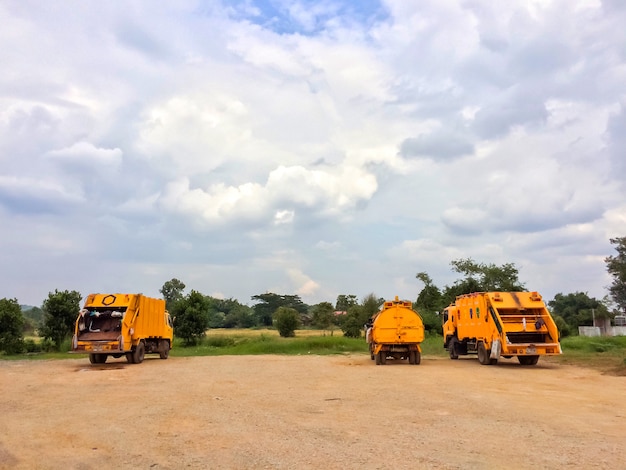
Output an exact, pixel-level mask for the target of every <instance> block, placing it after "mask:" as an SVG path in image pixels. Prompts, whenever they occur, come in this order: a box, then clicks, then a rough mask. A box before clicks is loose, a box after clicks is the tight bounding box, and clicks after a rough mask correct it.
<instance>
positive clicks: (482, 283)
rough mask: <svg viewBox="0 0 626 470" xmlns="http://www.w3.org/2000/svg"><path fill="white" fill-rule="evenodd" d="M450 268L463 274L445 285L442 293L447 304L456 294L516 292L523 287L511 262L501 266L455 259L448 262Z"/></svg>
mask: <svg viewBox="0 0 626 470" xmlns="http://www.w3.org/2000/svg"><path fill="white" fill-rule="evenodd" d="M450 264H451V265H452V270H453V271H455V272H457V273H459V274H462V275H464V276H465V278H464V279H461V280H459V281H456V282H455V283H454V284H453V285H452V286H446V287H445V289H444V293H443V298H444V301H445V302H444V304H445V305H448V304H450V303H452V302H454V300H455V299H456V297H457V296H458V295H462V294H471V293H472V292H494V291H496V292H497V291H501V292H516V291H518V292H519V291H523V290H524V289H525V287H524V284H522V283H521V282H520V281H519V278H518V276H519V271H518V270H517V268H516V267H515V265H514V264H513V263H505V264H503V265H502V266H497V265H495V264H493V263H492V264H485V263H476V262H475V261H474V260H472V259H471V258H467V259H457V260H453V261H451V262H450Z"/></svg>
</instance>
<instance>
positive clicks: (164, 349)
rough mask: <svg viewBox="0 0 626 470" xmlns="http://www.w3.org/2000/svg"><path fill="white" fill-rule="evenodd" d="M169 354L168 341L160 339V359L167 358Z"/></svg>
mask: <svg viewBox="0 0 626 470" xmlns="http://www.w3.org/2000/svg"><path fill="white" fill-rule="evenodd" d="M169 356H170V342H169V341H166V340H163V341H161V347H160V348H159V357H160V358H161V359H167V358H168V357H169Z"/></svg>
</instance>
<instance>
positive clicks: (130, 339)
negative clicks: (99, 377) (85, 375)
mask: <svg viewBox="0 0 626 470" xmlns="http://www.w3.org/2000/svg"><path fill="white" fill-rule="evenodd" d="M173 338H174V330H173V328H172V320H171V318H170V315H169V313H168V312H167V310H165V300H162V299H153V298H151V297H146V296H144V295H142V294H91V295H89V296H88V297H87V300H86V301H85V306H84V307H83V309H82V310H81V311H80V312H79V314H78V318H77V319H76V324H75V328H74V337H73V338H72V352H73V353H83V354H89V361H90V362H91V363H92V364H104V363H105V362H106V361H107V358H108V357H109V356H113V357H122V356H124V355H125V356H126V360H127V361H128V362H130V363H133V364H139V363H141V362H143V359H144V355H145V354H146V353H158V354H159V357H160V358H161V359H167V358H168V356H169V351H170V349H171V347H172V340H173Z"/></svg>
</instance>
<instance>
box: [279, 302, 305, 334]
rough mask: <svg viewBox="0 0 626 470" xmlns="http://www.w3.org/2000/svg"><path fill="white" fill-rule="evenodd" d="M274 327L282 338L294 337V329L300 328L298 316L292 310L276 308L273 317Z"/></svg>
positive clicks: (296, 312) (294, 310) (295, 311)
mask: <svg viewBox="0 0 626 470" xmlns="http://www.w3.org/2000/svg"><path fill="white" fill-rule="evenodd" d="M273 320H274V326H275V327H276V329H277V330H278V334H280V336H282V337H283V338H290V337H293V336H295V335H296V328H298V326H300V314H299V313H298V311H297V310H296V309H294V308H290V307H278V309H277V310H276V312H274V315H273Z"/></svg>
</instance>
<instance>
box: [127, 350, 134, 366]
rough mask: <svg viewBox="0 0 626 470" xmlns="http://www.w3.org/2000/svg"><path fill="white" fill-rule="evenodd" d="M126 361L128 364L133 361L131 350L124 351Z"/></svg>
mask: <svg viewBox="0 0 626 470" xmlns="http://www.w3.org/2000/svg"><path fill="white" fill-rule="evenodd" d="M126 362H128V363H129V364H134V363H135V361H134V359H133V353H132V352H129V353H126Z"/></svg>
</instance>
